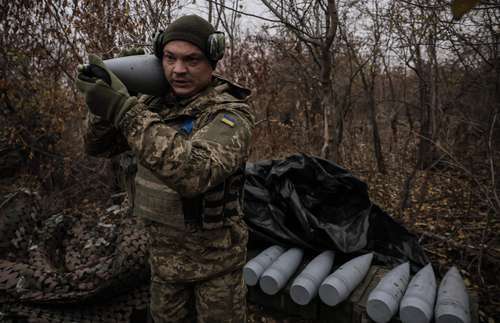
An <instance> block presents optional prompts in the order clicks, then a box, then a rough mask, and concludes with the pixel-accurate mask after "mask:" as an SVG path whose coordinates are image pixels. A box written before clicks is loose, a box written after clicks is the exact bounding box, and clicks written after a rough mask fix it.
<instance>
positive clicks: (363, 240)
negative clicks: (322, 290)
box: [244, 155, 429, 272]
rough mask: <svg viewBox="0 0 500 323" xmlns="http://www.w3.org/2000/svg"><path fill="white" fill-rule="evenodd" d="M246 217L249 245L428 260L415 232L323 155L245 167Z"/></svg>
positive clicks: (415, 264)
mask: <svg viewBox="0 0 500 323" xmlns="http://www.w3.org/2000/svg"><path fill="white" fill-rule="evenodd" d="M246 172H247V182H246V184H245V203H244V206H245V210H244V213H245V219H246V222H247V223H248V225H249V228H250V233H251V235H250V239H251V245H252V244H254V245H258V244H261V245H266V244H279V245H283V246H287V247H300V248H304V249H305V250H309V251H311V252H313V251H314V252H315V253H316V252H319V251H323V250H327V249H330V250H334V251H336V253H337V258H339V257H340V259H342V258H344V259H348V258H352V257H353V256H356V255H359V254H363V253H367V252H374V256H375V257H374V259H375V260H374V261H375V263H378V264H382V265H387V266H394V265H396V264H399V263H402V262H405V261H410V264H411V267H412V271H414V272H415V271H416V270H418V269H419V268H421V267H422V266H424V265H425V264H427V263H428V262H429V260H428V258H427V257H426V255H425V253H424V251H423V249H422V248H421V247H420V245H419V244H418V240H417V238H416V236H415V235H413V234H411V233H410V232H409V231H408V230H407V229H406V228H405V227H404V226H403V225H402V224H400V223H398V222H397V221H396V220H394V219H393V218H392V217H391V216H390V215H388V214H387V213H386V212H384V211H383V210H381V209H380V208H379V207H378V206H377V205H375V204H373V203H372V202H371V201H370V198H369V196H368V187H367V185H366V184H365V183H364V182H362V181H361V180H359V179H357V178H356V177H354V176H353V175H352V174H351V173H349V172H348V171H347V170H345V169H343V168H341V167H340V166H338V165H336V164H334V163H333V162H331V161H327V160H324V159H321V158H317V157H312V156H307V155H293V156H290V157H289V158H287V159H286V160H272V161H260V162H258V163H254V164H248V165H247V169H246Z"/></svg>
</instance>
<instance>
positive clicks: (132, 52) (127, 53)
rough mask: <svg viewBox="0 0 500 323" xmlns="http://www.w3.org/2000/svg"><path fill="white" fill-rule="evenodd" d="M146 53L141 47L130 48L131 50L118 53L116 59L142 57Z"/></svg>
mask: <svg viewBox="0 0 500 323" xmlns="http://www.w3.org/2000/svg"><path fill="white" fill-rule="evenodd" d="M144 54H146V52H145V51H144V48H141V47H132V48H123V49H122V50H120V52H119V53H118V56H117V57H125V56H134V55H144Z"/></svg>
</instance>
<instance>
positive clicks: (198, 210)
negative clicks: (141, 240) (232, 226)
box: [134, 164, 245, 229]
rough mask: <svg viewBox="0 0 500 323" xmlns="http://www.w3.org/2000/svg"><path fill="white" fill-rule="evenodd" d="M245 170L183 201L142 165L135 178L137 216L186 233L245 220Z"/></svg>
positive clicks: (135, 211)
mask: <svg viewBox="0 0 500 323" xmlns="http://www.w3.org/2000/svg"><path fill="white" fill-rule="evenodd" d="M244 183H245V171H244V166H241V167H240V168H239V169H238V170H237V171H236V172H235V173H233V174H232V175H230V176H229V177H227V178H226V180H225V181H224V182H222V183H220V184H219V185H216V186H215V187H212V188H210V189H209V190H208V191H206V192H205V193H204V194H201V195H199V196H196V197H193V198H183V197H181V196H180V195H179V193H177V192H176V191H174V190H173V189H171V188H169V187H168V186H167V185H165V183H163V182H162V181H161V180H160V179H159V178H158V177H156V175H155V174H154V173H152V172H151V171H149V170H148V169H147V168H145V167H144V166H141V165H140V164H139V165H138V167H137V174H136V177H135V200H134V214H136V215H137V216H140V217H143V218H146V219H149V220H152V221H156V222H160V223H163V224H166V225H169V226H171V227H175V228H178V229H183V228H185V227H186V226H190V225H195V226H200V227H202V228H204V229H216V228H220V227H222V226H223V225H224V220H225V219H226V218H229V217H235V216H242V215H243V210H242V203H243V186H244Z"/></svg>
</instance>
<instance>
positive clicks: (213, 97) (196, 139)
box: [86, 77, 254, 321]
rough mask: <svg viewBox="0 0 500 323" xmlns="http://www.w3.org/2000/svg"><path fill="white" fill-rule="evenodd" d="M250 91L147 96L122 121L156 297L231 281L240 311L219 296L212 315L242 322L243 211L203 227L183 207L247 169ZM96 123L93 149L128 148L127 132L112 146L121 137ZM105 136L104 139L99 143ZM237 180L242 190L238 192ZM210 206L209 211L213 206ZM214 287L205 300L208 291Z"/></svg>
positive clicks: (222, 88) (223, 86)
mask: <svg viewBox="0 0 500 323" xmlns="http://www.w3.org/2000/svg"><path fill="white" fill-rule="evenodd" d="M249 93H250V92H249V91H248V90H246V89H244V88H241V87H239V86H238V85H236V84H233V83H231V82H229V81H227V80H224V79H222V78H220V77H216V78H215V79H214V82H213V84H211V86H209V87H208V88H207V89H205V90H204V91H202V92H201V93H198V94H197V95H195V96H193V97H190V98H186V99H181V100H179V99H178V98H175V97H169V96H167V97H163V98H158V97H146V96H143V97H141V98H140V100H139V104H137V105H135V106H134V107H132V108H131V109H130V110H129V111H128V112H127V113H126V114H125V115H124V116H123V118H122V119H121V122H120V124H119V128H120V129H121V134H122V135H123V137H124V138H126V140H127V145H126V146H127V147H129V148H130V149H131V150H132V152H133V153H134V154H135V156H136V157H137V160H138V173H137V175H136V178H135V190H134V191H135V198H134V214H135V215H137V216H140V217H142V218H143V219H145V221H146V223H147V224H148V225H147V231H148V233H149V237H150V239H151V240H150V247H149V249H150V253H151V255H150V265H151V271H152V280H153V281H154V282H155V283H154V284H152V287H151V288H152V290H151V292H152V293H153V294H154V295H167V294H168V288H167V290H165V291H163V290H162V288H161V286H170V287H171V285H172V284H184V286H183V287H182V288H183V289H186V288H187V286H188V285H190V286H191V287H190V288H189V289H190V290H193V289H194V290H197V288H201V286H204V285H206V284H209V283H210V282H211V281H213V280H214V279H215V280H218V281H220V282H222V281H226V280H227V279H228V277H233V280H235V279H236V282H233V281H231V282H230V281H226V283H227V284H229V283H230V285H231V286H233V287H234V288H236V289H231V290H232V293H231V295H232V297H233V299H232V300H231V301H230V303H232V302H234V303H238V304H240V306H241V308H240V309H237V308H233V307H228V305H227V302H228V299H227V298H224V300H223V301H224V303H217V302H216V298H215V296H214V298H213V303H211V305H212V306H211V309H210V310H211V311H215V308H218V309H224V310H221V311H223V312H225V313H226V314H225V315H236V317H240V318H241V315H239V316H238V315H237V313H240V312H241V313H244V311H245V310H244V309H245V302H244V301H241V298H242V297H240V296H241V295H244V294H245V291H244V287H243V285H241V284H240V283H241V281H242V280H241V268H242V267H243V265H244V264H245V260H246V244H247V240H248V232H247V228H246V225H245V223H244V221H243V220H242V215H243V214H242V211H241V210H242V207H241V205H233V206H231V209H232V210H235V216H234V217H232V218H217V217H214V216H213V214H209V215H207V217H206V219H207V221H209V222H207V223H206V225H205V223H204V222H203V220H204V219H205V218H204V216H203V215H204V213H202V214H200V215H201V221H202V222H203V226H202V225H200V226H197V225H196V224H195V222H193V223H192V222H189V221H188V219H187V218H188V217H190V216H191V215H190V214H189V213H190V212H186V207H188V205H189V204H190V203H185V200H186V199H191V198H196V197H198V196H200V195H201V194H203V193H205V192H207V191H209V190H210V189H212V188H214V187H216V186H218V185H220V184H222V183H224V182H225V181H226V180H227V179H228V178H230V177H231V176H232V175H233V174H235V173H236V172H237V171H238V170H241V169H242V167H244V165H245V162H246V160H247V158H248V154H249V145H250V141H251V133H252V129H253V124H254V119H253V115H252V114H251V113H250V111H249V107H248V104H247V102H246V101H247V97H248V95H249ZM91 121H92V120H91ZM93 122H94V123H90V127H89V131H88V135H87V136H86V143H87V145H86V146H87V151H88V152H95V153H96V155H100V156H106V154H108V155H107V156H106V157H109V156H110V155H112V154H114V153H115V152H118V151H121V149H122V147H123V148H124V149H125V148H126V147H125V146H122V145H123V142H122V138H121V135H119V136H117V138H116V139H114V142H115V144H110V143H112V142H113V138H112V137H113V136H114V135H116V133H115V132H114V131H113V130H112V129H107V130H106V127H103V126H102V122H101V121H99V120H94V121H93ZM99 135H102V136H103V137H101V138H99V137H98V136H99ZM231 183H232V185H231V186H233V187H232V188H231V191H232V194H233V195H234V193H235V192H237V191H242V186H243V181H239V182H237V181H232V182H231ZM237 183H239V185H240V186H241V187H240V190H239V189H238V187H235V185H236V184H237ZM237 197H238V196H236V197H233V198H232V200H231V203H232V204H238V203H239V204H241V203H242V199H238V198H237ZM207 201H208V200H207ZM207 201H205V204H206V205H207V207H206V209H208V204H209V202H210V201H208V202H207ZM202 228H204V229H202ZM208 228H210V229H208ZM235 271H236V272H238V273H239V274H238V275H239V276H238V277H236V276H235V274H233V273H234V272H235ZM224 277H225V278H224ZM240 285H241V288H239V289H238V286H240ZM159 286H160V287H159ZM216 289H217V288H216V286H214V290H216ZM219 289H220V288H219ZM209 290H210V289H207V291H205V292H203V293H201V294H200V295H205V294H206V293H209V294H210V291H209ZM238 295H240V296H238ZM158 297H159V296H158ZM190 297H191V298H193V297H194V298H195V300H193V301H194V302H196V304H203V302H206V300H204V299H203V297H201V296H197V295H193V293H191V296H190ZM243 298H244V297H243ZM155 300H156V301H155ZM160 300H161V299H160ZM160 300H159V299H158V298H153V302H152V304H160V303H162V302H161V301H160ZM175 304H178V303H175ZM170 305H172V304H170ZM163 306H167V307H168V306H169V304H163ZM176 306H180V305H176ZM235 306H236V305H235ZM197 309H198V310H200V311H201V310H204V309H205V308H204V307H203V306H202V307H198V308H197ZM157 311H160V312H162V311H163V309H162V306H155V307H154V308H152V313H153V315H156V316H158V315H160V316H161V315H167V316H168V315H170V314H168V313H159V312H157ZM184 311H186V309H184ZM227 311H229V312H227ZM233 311H235V313H232V312H233ZM181 312H182V311H181ZM215 312H217V311H215ZM217 315H219V316H220V315H222V314H217ZM242 315H244V314H242ZM205 316H207V317H210V316H209V314H208V313H201V312H199V313H198V319H199V320H201V319H202V318H203V317H205ZM158 317H159V316H158ZM162 321H163V320H162Z"/></svg>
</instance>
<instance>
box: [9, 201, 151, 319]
mask: <svg viewBox="0 0 500 323" xmlns="http://www.w3.org/2000/svg"><path fill="white" fill-rule="evenodd" d="M35 201H36V198H35V196H34V195H32V194H28V193H24V192H17V193H14V195H11V196H10V197H7V198H6V199H5V200H4V201H3V202H2V216H1V217H0V246H1V249H0V251H1V253H0V321H1V322H9V319H12V320H13V321H14V322H17V320H16V319H19V318H25V319H26V320H27V321H28V322H85V321H87V322H129V320H130V317H131V315H132V314H133V313H134V312H137V311H141V310H142V311H145V308H146V306H147V301H148V297H149V293H148V290H147V281H148V278H149V268H148V264H147V261H146V259H147V252H146V251H147V250H146V243H147V238H146V233H145V230H144V227H143V226H142V224H141V221H137V220H136V219H135V218H134V217H131V216H130V215H123V217H122V218H120V219H117V220H116V221H115V222H114V223H109V221H108V223H103V222H101V220H103V219H95V221H90V222H83V221H81V220H80V219H78V218H73V217H70V216H67V215H63V214H55V215H53V216H50V217H49V218H47V219H42V218H40V217H39V215H38V210H37V207H36V203H35ZM125 291H127V293H124V292H125ZM45 304H47V305H45ZM49 304H50V306H49ZM58 304H60V305H58ZM71 304H74V305H71Z"/></svg>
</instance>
